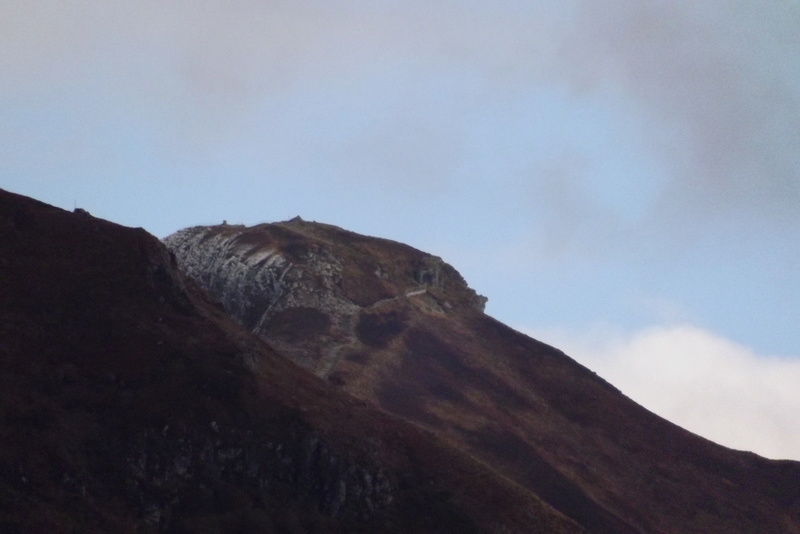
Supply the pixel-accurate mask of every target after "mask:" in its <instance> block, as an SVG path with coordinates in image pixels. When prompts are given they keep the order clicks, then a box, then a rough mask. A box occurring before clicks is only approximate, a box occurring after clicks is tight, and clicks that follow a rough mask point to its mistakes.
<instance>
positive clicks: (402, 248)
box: [164, 217, 486, 376]
mask: <svg viewBox="0 0 800 534" xmlns="http://www.w3.org/2000/svg"><path fill="white" fill-rule="evenodd" d="M164 243H165V244H166V245H167V247H168V248H169V249H170V250H171V251H172V252H173V253H174V254H175V256H176V258H177V261H178V263H179V264H180V266H181V267H182V268H183V270H184V271H185V272H186V273H187V274H188V275H189V276H191V277H192V278H194V279H195V280H197V281H198V282H199V283H200V284H201V285H202V286H203V287H204V288H205V289H206V290H208V291H209V293H211V295H212V296H214V298H216V299H218V300H219V301H220V302H221V303H222V305H223V306H224V307H225V309H226V310H227V311H228V313H230V314H231V315H232V316H233V317H234V318H235V319H236V320H237V321H238V322H239V323H240V324H242V325H243V326H245V327H246V328H248V329H249V330H251V331H252V332H253V333H255V334H256V335H258V336H260V337H262V338H263V339H265V340H267V341H269V342H270V343H271V344H272V345H273V346H275V347H276V348H278V349H280V350H281V351H283V352H284V353H285V354H287V355H289V356H290V357H292V359H294V360H295V361H296V362H297V363H299V364H301V365H303V366H304V367H307V368H309V369H312V370H314V371H315V372H316V373H317V374H318V375H320V376H328V375H329V374H330V373H331V371H332V370H333V369H334V367H335V364H336V361H337V359H338V355H339V354H340V352H341V349H342V348H343V347H353V346H355V345H356V344H357V342H358V336H357V335H356V332H355V327H356V325H357V324H358V323H359V320H360V318H361V316H362V315H363V314H365V313H368V312H369V311H370V310H374V309H376V308H377V307H380V306H382V305H384V304H386V303H389V302H391V301H394V300H402V299H409V298H416V299H419V300H420V301H422V302H423V303H424V304H425V305H426V306H427V307H429V308H431V309H433V310H435V311H437V312H439V313H449V312H453V311H456V310H458V309H464V308H466V309H472V310H478V311H482V310H483V308H484V306H485V303H486V298H485V297H482V296H480V295H477V294H476V293H475V291H474V290H472V289H471V288H469V286H468V285H467V284H466V282H465V281H464V279H463V278H462V277H461V275H460V274H459V273H458V272H457V271H456V270H455V269H454V268H453V267H452V266H450V265H448V264H447V263H445V262H444V261H443V260H442V259H441V258H439V257H437V256H432V255H430V254H425V253H423V252H420V251H418V250H416V249H413V248H411V247H408V246H406V245H402V244H400V243H395V242H392V241H388V240H383V239H377V238H367V237H364V236H358V235H357V234H353V233H352V232H346V231H345V230H342V229H340V228H336V227H333V226H329V225H324V224H318V223H311V222H306V221H303V220H302V219H300V218H299V217H296V218H294V219H292V220H291V221H288V222H285V223H277V224H272V225H259V226H255V227H252V228H246V227H243V226H230V225H221V226H200V227H193V228H187V229H185V230H181V231H179V232H176V233H175V234H172V235H170V236H169V237H167V238H166V239H165V240H164ZM288 323H291V329H288V328H287V327H286V325H287V324H288Z"/></svg>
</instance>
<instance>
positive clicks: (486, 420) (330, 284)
mask: <svg viewBox="0 0 800 534" xmlns="http://www.w3.org/2000/svg"><path fill="white" fill-rule="evenodd" d="M297 225H301V227H302V229H303V232H297V231H295V232H292V233H291V237H290V238H289V239H287V240H286V241H285V242H281V241H280V240H279V239H276V236H278V235H283V234H284V233H285V232H286V227H287V226H288V227H289V228H292V227H296V226H297ZM332 228H335V227H330V226H329V225H321V224H319V223H310V222H305V221H290V222H284V223H276V224H273V225H257V226H255V227H250V228H248V227H236V229H235V230H231V229H229V228H228V229H226V228H224V227H220V226H208V227H194V228H193V229H191V233H192V235H193V236H194V237H193V238H192V239H187V238H186V235H185V234H182V233H181V232H178V233H176V234H173V235H172V236H169V237H167V238H165V243H166V244H167V246H168V247H169V248H170V249H171V250H172V251H173V252H174V253H175V254H176V257H177V259H178V262H179V264H181V265H182V266H183V267H184V268H185V269H186V271H187V272H188V273H189V274H190V275H194V276H199V278H200V279H204V280H206V284H204V285H205V287H206V288H207V289H208V290H209V291H210V293H211V294H212V295H213V296H214V297H215V298H217V299H219V300H220V301H221V302H222V303H223V305H225V306H226V307H228V308H229V311H230V312H231V313H232V315H233V316H234V318H237V319H238V320H240V322H241V321H242V318H241V317H237V314H236V313H235V310H234V309H233V308H234V306H231V305H230V303H231V302H232V301H236V302H238V304H241V301H239V300H237V299H245V300H247V299H251V298H256V299H257V298H259V297H258V295H253V294H252V292H251V291H249V290H248V289H247V284H243V285H242V284H241V283H240V282H241V280H242V279H241V278H240V279H237V280H238V281H237V280H230V279H228V280H226V281H224V282H225V283H227V284H229V286H228V290H225V289H221V288H223V286H224V285H225V284H224V283H221V282H220V280H219V277H223V278H224V276H223V275H221V274H220V273H219V272H215V270H214V269H213V267H212V268H209V266H213V265H217V264H218V263H219V262H225V261H241V260H237V254H243V252H242V251H243V250H245V249H244V248H241V249H238V252H237V251H236V250H230V249H226V250H222V249H219V248H216V247H214V246H213V243H214V236H216V235H219V234H220V233H224V234H225V235H226V236H227V238H228V239H234V240H238V242H239V243H242V244H246V247H247V248H246V252H245V253H244V254H256V255H257V254H259V253H261V252H263V251H264V250H266V249H268V248H271V247H272V248H274V247H275V246H276V244H278V245H281V243H282V244H283V246H286V247H287V250H290V251H291V254H292V270H293V272H294V273H295V275H296V276H297V278H296V280H297V281H298V285H299V286H300V287H299V290H298V287H297V286H292V285H291V284H290V285H289V286H287V291H286V292H285V293H281V294H280V295H277V296H276V298H275V299H274V300H273V301H271V303H270V306H269V308H268V309H261V308H258V306H256V308H257V309H259V311H261V312H263V314H262V318H263V320H261V321H260V322H259V323H258V324H253V325H250V326H252V327H253V328H252V329H253V332H254V333H255V334H256V335H258V336H259V337H261V338H262V339H264V340H265V341H266V342H267V343H269V344H270V345H271V346H274V347H276V348H277V349H278V350H279V351H281V352H282V353H283V354H286V355H287V356H288V357H290V358H292V359H293V360H294V361H295V362H296V363H298V364H300V365H302V366H304V367H306V368H308V369H309V370H311V371H312V372H315V373H316V374H317V375H318V376H320V377H323V378H327V379H328V381H330V382H332V383H333V384H335V385H337V386H339V387H340V388H342V389H344V390H345V391H347V392H349V393H351V394H353V395H354V396H356V397H359V398H361V399H363V400H365V401H367V402H370V403H373V404H375V405H377V406H379V407H380V408H382V409H384V410H385V411H388V412H390V413H393V414H395V415H398V416H400V417H403V418H405V419H407V420H409V421H411V422H413V423H415V424H418V425H420V426H422V427H423V428H426V429H427V430H430V431H431V432H434V433H436V434H437V435H439V436H441V437H442V438H443V439H445V440H447V441H449V442H450V443H452V444H453V446H454V447H456V448H459V449H463V450H466V451H468V452H469V453H470V454H471V455H473V456H475V457H477V458H479V459H480V460H481V461H483V462H484V463H486V464H487V465H491V466H493V468H494V469H495V470H497V471H498V472H499V473H500V474H502V475H503V476H505V477H508V478H510V479H511V480H514V481H515V482H516V483H518V484H520V485H522V486H523V487H526V488H527V489H528V490H530V491H531V492H533V493H534V494H537V495H539V496H541V497H542V498H543V499H544V500H545V501H546V502H548V503H549V504H550V505H551V506H553V507H554V508H556V509H557V510H559V511H560V512H561V513H563V514H564V515H566V516H568V517H571V518H572V519H573V520H575V521H576V522H578V523H579V524H581V525H583V526H584V527H586V528H587V529H588V530H590V531H593V532H708V531H710V530H715V529H716V530H717V531H720V530H724V531H726V532H737V531H742V532H771V531H781V530H782V529H784V528H785V525H784V523H783V522H781V521H782V520H779V519H776V518H780V517H782V516H783V515H784V514H785V512H782V511H781V510H782V509H784V507H786V506H788V507H789V509H791V510H792V512H790V514H797V512H798V504H800V502H798V495H797V492H796V491H794V490H791V489H790V488H791V486H792V483H789V482H788V481H790V480H796V478H795V477H797V471H796V467H797V466H796V465H795V464H786V465H792V466H793V467H792V468H790V469H788V472H787V473H786V477H787V478H785V479H783V482H779V483H778V485H779V486H780V487H781V490H780V491H779V492H778V493H781V491H785V492H786V494H787V495H786V498H785V500H781V499H778V500H777V501H772V504H765V503H759V504H757V503H754V502H751V500H750V499H749V498H744V497H745V496H747V495H749V496H750V498H751V499H753V500H757V499H756V495H758V494H760V493H761V492H763V491H767V490H769V491H773V488H772V486H771V484H772V482H771V481H770V476H772V475H771V474H770V475H766V474H765V471H767V472H770V473H772V472H776V470H775V469H773V467H772V466H775V465H777V464H771V463H769V462H770V461H768V460H763V459H758V457H757V456H756V455H751V454H748V453H739V452H736V451H730V450H728V449H725V448H723V447H721V446H718V445H716V444H713V443H711V442H709V441H708V440H705V439H703V438H701V437H699V436H696V435H694V434H691V433H690V432H688V431H686V430H684V429H681V428H680V427H677V426H676V425H673V424H672V423H669V422H668V421H664V420H663V419H661V418H660V417H658V416H656V415H654V414H652V413H651V412H649V411H647V410H645V409H644V408H642V407H641V406H639V405H637V404H636V403H634V402H633V401H631V400H630V399H628V398H627V397H625V396H624V395H622V394H621V393H620V392H619V391H618V390H617V389H616V388H614V387H613V386H612V385H610V384H608V383H607V382H606V381H605V380H603V379H602V378H600V377H598V376H597V375H595V374H594V373H592V372H591V371H589V370H588V369H586V368H584V367H583V366H581V365H580V364H578V363H577V362H575V361H574V360H572V359H571V358H569V357H568V356H566V355H565V354H564V353H563V352H561V351H559V350H557V349H555V348H553V347H550V346H548V345H546V344H543V343H541V342H538V341H536V340H533V339H531V338H529V337H527V336H525V335H523V334H520V333H519V332H515V331H513V330H512V329H510V328H508V327H506V326H505V325H502V324H501V323H499V322H498V321H496V320H494V319H492V318H490V317H488V316H486V315H485V314H483V306H482V304H483V302H484V301H483V300H482V299H481V298H480V297H479V296H477V295H476V294H474V292H473V291H472V290H471V289H469V288H468V286H467V285H466V282H464V281H463V278H462V277H461V276H460V275H459V274H458V273H457V271H455V269H453V268H452V267H450V266H449V265H447V264H445V263H444V262H443V261H441V259H439V258H437V259H436V260H435V261H434V262H433V263H432V265H427V266H426V265H425V262H424V261H421V260H424V259H425V258H436V257H435V256H433V255H429V254H426V253H423V252H421V251H418V250H416V249H413V248H411V247H407V248H406V246H405V245H402V244H397V243H395V242H392V241H389V240H379V239H374V238H369V237H366V236H359V235H358V234H353V233H352V232H347V231H343V230H341V229H336V230H331V229H332ZM320 235H323V236H324V237H325V239H320V238H319V237H320ZM332 236H333V238H331V237H332ZM278 248H280V247H278ZM363 249H366V250H368V251H369V254H370V256H369V257H370V258H372V260H371V262H370V261H367V260H365V259H364V257H363V256H362V254H361V251H362V250H363ZM189 250H191V251H192V252H191V254H193V255H194V259H193V260H192V262H191V264H189V263H187V262H184V260H183V257H184V255H185V253H186V251H189ZM276 250H277V249H276ZM319 258H324V261H320V260H319ZM388 258H391V261H390V262H389V261H387V259H388ZM242 263H244V262H242ZM269 269H270V267H269V266H259V265H251V266H250V267H249V271H248V272H249V275H248V276H251V277H252V276H258V274H259V273H263V271H265V270H269ZM300 281H302V283H301V282H300ZM352 287H356V288H357V290H356V291H352V292H351V293H348V291H347V290H348V288H352ZM215 288H216V289H215ZM230 291H232V292H233V293H236V298H233V297H232V294H233V293H231V292H230ZM237 291H238V292H237ZM226 303H227V304H226ZM256 315H258V313H256ZM728 470H730V473H727V474H726V472H727V471H728ZM777 471H780V469H778V470H777ZM732 479H734V480H736V482H731V480H732ZM707 495H712V496H713V497H708V496H707ZM708 502H712V503H713V505H710V506H709V504H708ZM703 506H705V508H703ZM734 518H736V519H734ZM792 522H796V520H791V521H790V524H795V526H793V527H791V528H792V529H794V528H796V523H792ZM789 531H792V530H789Z"/></svg>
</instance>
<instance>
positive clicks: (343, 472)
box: [0, 190, 581, 534]
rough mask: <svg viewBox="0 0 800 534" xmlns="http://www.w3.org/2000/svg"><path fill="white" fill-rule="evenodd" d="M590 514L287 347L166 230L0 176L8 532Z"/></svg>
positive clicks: (280, 527)
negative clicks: (247, 320) (116, 218)
mask: <svg viewBox="0 0 800 534" xmlns="http://www.w3.org/2000/svg"><path fill="white" fill-rule="evenodd" d="M493 531H496V532H529V531H534V532H536V531H538V532H580V531H581V528H580V527H579V526H578V525H576V524H575V523H574V522H572V521H570V520H568V519H566V518H564V517H563V516H562V515H561V514H559V513H558V512H556V511H554V510H553V509H552V508H550V507H549V506H548V505H546V504H544V503H542V502H541V501H540V500H539V499H538V498H536V496H534V495H533V494H531V493H530V492H529V491H528V490H526V489H525V488H523V487H521V486H519V485H517V484H515V483H513V482H511V481H510V480H508V479H506V478H504V477H502V476H498V475H497V474H496V473H494V472H493V471H492V470H490V469H488V468H487V467H486V466H484V465H483V464H481V463H480V462H477V461H476V460H475V459H474V458H471V457H469V456H467V455H465V454H463V453H462V452H460V451H458V450H455V449H453V448H451V447H449V446H447V445H446V444H445V443H444V442H443V441H442V440H441V439H439V438H437V437H436V436H435V435H434V434H432V433H430V432H428V431H425V430H424V429H421V428H418V427H416V426H414V425H412V424H409V423H407V422H405V421H403V420H401V419H400V418H397V417H393V416H390V415H388V414H386V413H383V412H381V411H379V410H376V409H375V408H374V407H372V406H370V405H369V404H368V403H364V402H363V401H359V400H357V399H355V398H353V397H352V396H350V395H348V394H347V393H346V392H344V391H343V390H341V389H337V388H336V387H334V386H332V385H331V384H329V383H327V382H325V381H323V380H320V379H318V378H317V377H315V376H313V375H312V374H311V373H308V372H307V371H305V370H303V369H302V368H300V367H298V366H296V365H295V364H293V363H291V362H290V361H289V360H288V359H286V358H284V357H283V356H280V355H278V354H277V353H275V352H274V351H273V350H272V349H270V348H269V347H267V346H266V345H265V344H263V343H262V342H261V341H259V340H258V339H256V338H255V337H253V336H252V335H251V334H249V333H248V332H247V331H246V330H244V329H242V328H241V327H240V326H238V325H237V324H235V323H234V322H233V321H232V320H230V319H229V318H228V316H227V315H226V314H225V313H224V312H223V311H222V310H221V309H220V308H218V307H216V306H215V305H213V304H211V303H210V302H209V301H208V300H207V298H206V296H205V293H203V292H202V291H200V290H198V289H197V288H196V287H195V286H194V284H193V283H191V282H189V281H187V280H184V278H183V276H182V274H181V273H180V272H179V271H178V270H177V268H176V265H175V262H174V259H173V258H172V257H171V255H170V254H169V253H168V252H167V250H166V249H165V248H164V247H163V245H161V244H160V243H159V242H158V241H157V240H156V239H155V238H153V237H152V236H150V235H148V234H147V233H146V232H144V231H143V230H141V229H130V228H124V227H121V226H117V225H114V224H112V223H109V222H106V221H102V220H99V219H95V218H93V217H91V216H90V215H88V214H87V213H85V212H81V211H80V210H78V212H76V213H68V212H65V211H63V210H59V209H56V208H53V207H51V206H47V205H45V204H42V203H40V202H37V201H34V200H31V199H27V198H25V197H21V196H18V195H14V194H11V193H7V192H4V191H1V190H0V532H3V533H9V534H13V533H30V532H47V533H71V532H75V533H77V532H81V533H86V532H89V533H93V532H97V533H99V532H120V533H124V532H493Z"/></svg>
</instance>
